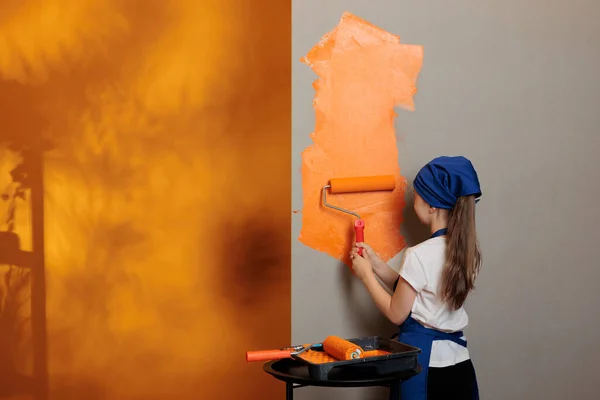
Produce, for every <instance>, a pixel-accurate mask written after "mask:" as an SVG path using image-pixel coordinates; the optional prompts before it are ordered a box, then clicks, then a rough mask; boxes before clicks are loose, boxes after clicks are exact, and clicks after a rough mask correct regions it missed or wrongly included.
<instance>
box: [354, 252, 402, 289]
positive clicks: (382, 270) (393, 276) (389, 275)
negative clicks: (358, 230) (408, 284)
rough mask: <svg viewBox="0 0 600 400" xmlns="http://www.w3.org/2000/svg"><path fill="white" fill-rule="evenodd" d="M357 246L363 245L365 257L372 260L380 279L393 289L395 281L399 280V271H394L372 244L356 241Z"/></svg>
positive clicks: (374, 269)
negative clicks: (374, 249)
mask: <svg viewBox="0 0 600 400" xmlns="http://www.w3.org/2000/svg"><path fill="white" fill-rule="evenodd" d="M356 247H362V248H363V252H364V255H365V256H366V257H365V258H366V259H367V260H368V261H370V262H371V265H372V266H373V272H375V275H377V277H378V278H379V280H380V281H381V282H382V283H383V284H384V285H385V286H387V287H388V288H389V289H390V290H391V291H393V290H394V283H395V282H396V280H398V276H399V275H398V273H397V272H396V271H394V270H393V269H392V268H391V267H390V266H389V265H388V264H387V263H386V262H385V261H383V260H382V259H381V258H379V256H378V255H377V254H376V253H375V252H374V251H373V249H372V248H371V246H369V245H368V244H366V243H356Z"/></svg>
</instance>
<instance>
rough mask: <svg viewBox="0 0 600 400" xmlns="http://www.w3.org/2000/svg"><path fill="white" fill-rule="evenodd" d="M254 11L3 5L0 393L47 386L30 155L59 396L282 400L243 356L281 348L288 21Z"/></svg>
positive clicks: (285, 302) (52, 377) (183, 5)
mask: <svg viewBox="0 0 600 400" xmlns="http://www.w3.org/2000/svg"><path fill="white" fill-rule="evenodd" d="M244 1H246V0H244ZM246 2H247V3H248V4H245V5H240V3H239V1H233V0H231V1H230V0H224V1H222V2H219V4H218V6H214V7H213V6H211V7H212V8H211V9H210V10H207V9H206V5H204V6H203V5H202V4H199V3H202V2H196V1H192V0H189V1H181V2H176V4H175V3H172V4H171V3H168V2H167V3H165V2H162V1H158V0H151V1H147V2H144V7H139V4H138V2H115V1H100V0H95V1H94V0H83V1H79V2H68V4H67V3H65V2H63V1H59V0H54V1H48V2H44V4H43V5H41V6H39V7H38V8H35V7H37V6H35V7H34V6H30V5H28V4H26V5H22V4H21V2H15V1H9V2H3V3H2V6H0V15H1V16H2V17H1V18H0V19H1V20H2V24H3V29H2V31H0V40H1V39H5V40H7V42H8V43H11V46H8V47H3V48H1V49H0V121H1V122H0V190H4V189H5V188H7V192H8V193H9V194H8V195H7V196H8V197H7V200H6V201H0V218H2V217H4V215H6V216H8V217H7V219H6V221H8V222H7V223H6V224H5V225H2V226H0V230H1V231H2V232H1V234H0V249H1V250H2V251H1V253H0V258H1V259H0V281H1V282H0V297H1V303H0V304H1V306H2V308H1V309H0V324H2V325H1V326H0V340H1V342H0V374H1V375H2V376H0V379H4V378H6V379H5V380H6V382H0V388H1V389H0V390H2V391H3V392H2V393H0V397H2V396H3V395H6V394H7V393H5V392H8V391H9V390H11V391H13V392H27V391H29V392H31V391H32V390H33V389H38V390H39V389H40V385H39V381H37V380H36V381H33V382H32V381H31V378H32V377H35V375H34V374H33V361H35V360H34V357H33V354H32V347H33V346H32V337H33V338H35V336H36V334H38V333H39V330H37V329H34V328H35V327H32V326H31V325H30V319H31V318H32V313H31V312H30V310H31V309H32V304H31V302H30V300H29V299H30V297H31V296H32V286H31V282H30V280H29V274H31V271H32V269H31V268H26V267H23V266H20V264H22V263H23V262H22V261H23V260H26V259H29V260H30V261H32V260H31V259H32V258H34V256H33V255H32V254H34V255H35V254H36V253H35V252H32V250H33V247H32V241H33V238H34V236H35V235H32V225H33V223H32V222H33V220H32V213H31V209H32V203H31V202H32V198H31V194H32V188H30V187H27V188H25V189H24V190H23V197H21V196H20V195H19V196H16V197H14V196H12V195H13V194H14V193H16V189H15V188H16V183H15V181H14V179H13V178H14V177H13V176H11V173H10V172H11V171H13V170H14V169H15V167H16V166H18V165H19V164H20V163H21V162H22V160H23V159H24V158H27V152H28V151H29V150H31V149H32V148H33V149H36V150H40V151H41V150H44V153H43V162H44V171H43V172H44V179H43V184H44V190H43V194H44V201H45V210H46V214H45V218H44V220H45V232H46V240H45V242H44V250H45V260H46V270H47V274H46V275H47V279H48V282H47V283H48V291H47V296H45V297H44V300H45V301H46V304H45V307H44V308H45V309H47V313H48V315H47V317H48V318H47V329H48V334H47V339H48V351H49V353H48V360H47V365H48V370H49V371H48V376H49V390H48V393H49V395H50V396H49V397H50V398H51V399H56V400H70V399H84V398H85V399H94V400H95V399H97V400H120V399H127V400H135V399H140V400H141V399H144V400H162V399H173V398H179V399H189V398H198V396H199V394H202V396H201V397H206V398H207V399H210V398H224V399H228V398H236V396H238V395H239V391H240V388H243V392H244V395H245V396H248V397H249V398H265V399H266V398H276V397H278V396H281V395H283V393H282V390H283V389H282V387H281V385H279V384H277V382H275V381H274V380H272V379H269V377H268V376H266V374H264V373H263V372H262V370H261V369H260V366H249V365H246V363H245V360H244V356H243V354H244V352H245V351H246V350H249V349H255V348H272V347H282V346H284V345H287V344H289V343H288V342H289V338H290V282H289V281H290V268H289V258H290V254H289V252H290V249H289V242H290V236H289V235H290V219H289V204H290V193H289V179H290V176H289V170H288V168H286V166H289V163H290V160H289V158H290V156H291V149H290V138H291V135H289V134H285V132H286V131H287V132H289V126H290V123H289V122H290V115H289V114H290V104H289V102H290V100H289V99H290V92H289V91H290V89H289V87H290V84H289V79H290V77H289V75H290V68H289V63H290V61H289V57H282V58H281V59H282V61H278V60H275V59H274V58H273V57H270V55H271V54H272V53H277V54H286V53H289V46H290V40H289V34H288V35H285V34H282V32H284V33H285V32H288V33H289V26H288V25H289V7H290V6H289V4H288V3H287V2H280V3H277V5H273V4H272V3H269V9H270V13H269V14H268V15H265V14H264V13H263V12H262V11H261V7H256V4H255V3H256V2H253V6H252V7H250V3H249V0H248V1H246ZM260 2H261V1H259V3H260ZM124 3H127V4H124ZM264 3H265V4H263V5H266V1H265V2H264ZM203 4H204V3H203ZM29 7H34V8H35V9H30V8H29ZM203 7H204V8H203ZM56 10H60V11H58V12H57V11H56ZM277 15H282V16H285V17H283V18H281V19H278V18H275V16H277ZM55 18H58V20H56V19H55ZM40 21H44V24H42V25H40V26H39V27H38V28H37V29H38V30H37V31H36V32H37V33H36V35H32V34H31V27H32V26H34V25H35V26H38V25H37V24H38V23H39V22H40ZM265 22H268V23H265ZM275 33H277V34H275ZM240 37H244V38H245V40H243V41H242V40H239V38H240ZM267 40H268V44H267V42H266V41H267ZM199 49H201V51H199ZM265 60H269V62H268V63H265ZM269 85H272V87H274V88H277V89H271V88H270V87H269ZM38 115H39V116H40V118H38V117H37V116H38ZM50 143H51V144H52V146H49V144H50ZM38 159H39V160H40V161H41V160H42V154H41V152H39V158H38ZM40 165H41V163H40ZM275 167H277V168H275ZM39 172H40V174H38V175H35V174H31V173H29V174H27V176H28V177H29V178H31V177H38V179H41V177H42V175H41V171H39ZM40 192H41V191H40ZM13 197H14V198H13ZM13 200H14V201H13ZM4 222H5V220H4V219H3V220H2V221H1V222H0V223H2V224H4ZM17 238H18V239H19V240H18V242H17V240H16V239H17ZM37 304H38V306H39V304H40V303H37ZM33 308H34V309H35V307H33ZM34 314H35V313H34ZM5 327H12V328H10V329H9V328H7V329H4V328H5ZM44 336H45V335H44ZM15 343H19V345H18V346H16V345H14V344H15ZM33 344H34V345H35V340H33ZM11 371H12V372H11ZM10 374H12V375H10ZM15 374H18V375H15ZM17 376H18V377H19V379H16V378H15V379H12V377H17ZM232 376H235V379H236V385H231V384H229V383H230V381H231V377H232ZM4 383H6V384H4ZM48 393H41V394H40V393H37V395H36V397H35V399H36V400H38V399H42V398H45V395H47V394H48Z"/></svg>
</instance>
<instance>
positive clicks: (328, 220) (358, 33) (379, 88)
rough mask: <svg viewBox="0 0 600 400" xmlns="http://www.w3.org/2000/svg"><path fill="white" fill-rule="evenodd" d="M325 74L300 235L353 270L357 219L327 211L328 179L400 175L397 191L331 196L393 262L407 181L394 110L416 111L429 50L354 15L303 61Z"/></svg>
mask: <svg viewBox="0 0 600 400" xmlns="http://www.w3.org/2000/svg"><path fill="white" fill-rule="evenodd" d="M301 61H302V62H303V63H305V64H306V65H308V66H310V67H311V68H312V69H313V71H315V73H316V74H317V75H318V76H319V79H318V80H317V81H316V82H315V83H314V84H313V87H314V88H315V91H316V96H315V99H314V102H313V105H314V108H315V114H316V118H315V120H316V122H315V131H314V132H313V133H312V134H311V135H310V136H311V138H312V140H313V144H312V145H311V146H309V147H308V148H307V149H306V150H305V151H304V152H303V153H302V190H303V204H304V207H303V209H302V230H301V232H300V237H299V240H300V241H301V242H302V243H304V244H305V245H307V246H309V247H311V248H313V249H315V250H317V251H322V252H325V253H327V254H329V255H330V256H332V257H334V258H336V259H339V260H343V261H344V262H345V263H346V264H349V258H348V253H349V251H350V248H351V245H352V243H353V241H354V230H353V224H354V218H353V217H352V216H351V215H347V214H343V213H338V212H336V211H334V210H330V209H327V208H325V207H323V206H322V200H321V189H322V188H323V186H325V185H327V183H328V181H329V179H331V178H339V177H358V176H370V175H394V176H395V178H396V189H395V190H394V191H393V192H373V193H353V194H343V195H332V196H328V201H330V202H331V203H332V204H335V205H337V206H339V207H342V208H345V209H349V210H352V211H355V212H357V213H358V214H360V215H361V217H362V218H363V219H364V220H365V222H366V228H365V241H366V242H368V243H370V244H371V245H372V246H373V248H374V250H375V251H376V252H377V253H378V254H379V255H380V256H381V257H382V258H383V259H384V260H388V259H390V258H392V257H393V256H395V255H396V254H398V252H399V251H400V250H401V249H402V248H403V247H404V246H405V242H404V238H403V237H402V236H401V235H400V233H399V232H400V224H401V222H402V210H403V208H404V205H405V201H404V194H405V191H406V180H405V178H404V177H403V176H402V175H401V174H400V168H399V167H398V149H397V147H396V136H395V131H394V119H395V117H396V114H395V112H394V107H395V106H399V107H402V108H404V109H407V110H409V111H413V110H414V101H413V96H414V95H415V93H416V92H417V88H416V81H417V77H418V74H419V72H420V70H421V66H422V62H423V47H422V46H417V45H405V44H401V43H400V38H399V37H398V36H396V35H393V34H391V33H389V32H386V31H384V30H382V29H380V28H378V27H376V26H374V25H372V24H370V23H369V22H366V21H364V20H362V19H361V18H358V17H356V16H354V15H352V14H350V13H348V12H346V13H344V15H343V16H342V19H341V21H340V23H339V24H338V25H337V27H336V28H335V29H333V30H332V31H331V32H329V33H327V34H325V35H324V36H323V37H322V38H321V40H320V41H319V43H318V44H317V45H316V46H315V47H313V48H312V49H311V50H310V51H309V52H308V54H307V55H306V56H305V57H303V58H302V59H301Z"/></svg>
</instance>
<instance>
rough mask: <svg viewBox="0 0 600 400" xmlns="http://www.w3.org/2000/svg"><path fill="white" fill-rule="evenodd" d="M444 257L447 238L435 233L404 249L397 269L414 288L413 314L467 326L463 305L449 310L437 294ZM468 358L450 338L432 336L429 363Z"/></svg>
mask: <svg viewBox="0 0 600 400" xmlns="http://www.w3.org/2000/svg"><path fill="white" fill-rule="evenodd" d="M445 260H446V238H445V237H444V236H438V237H435V238H432V239H429V240H426V241H424V242H423V243H420V244H418V245H416V246H413V247H409V248H408V249H406V252H405V254H404V262H403V264H402V267H401V268H400V272H399V273H400V276H401V277H402V278H404V280H406V281H407V282H408V284H409V285H411V286H412V287H413V288H414V289H415V290H416V291H417V298H416V299H415V303H414V304H413V307H412V317H413V318H414V319H416V320H417V321H419V322H420V323H422V324H423V325H425V326H426V327H429V328H434V329H437V330H440V331H445V332H456V331H460V330H462V329H464V328H465V327H466V326H467V324H468V323H469V317H468V316H467V312H466V311H465V310H464V308H462V307H461V308H459V309H458V310H456V311H452V310H451V309H449V308H448V306H447V303H445V302H443V301H442V300H441V299H440V297H439V296H438V293H439V291H440V288H441V283H442V270H443V268H444V264H445ZM463 340H466V338H465V337H464V336H463ZM468 359H469V350H467V348H466V347H463V346H461V345H459V344H457V343H454V342H452V341H449V340H435V341H434V342H433V345H432V347H431V358H430V361H429V366H430V367H438V368H440V367H448V366H452V365H455V364H458V363H460V362H463V361H466V360H468Z"/></svg>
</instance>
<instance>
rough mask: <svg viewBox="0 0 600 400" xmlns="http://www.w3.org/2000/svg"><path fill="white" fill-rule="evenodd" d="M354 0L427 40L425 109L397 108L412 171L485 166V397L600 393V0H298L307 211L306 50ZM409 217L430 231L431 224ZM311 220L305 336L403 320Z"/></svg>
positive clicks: (297, 249)
mask: <svg viewBox="0 0 600 400" xmlns="http://www.w3.org/2000/svg"><path fill="white" fill-rule="evenodd" d="M346 10H347V11H350V12H352V13H354V14H357V15H358V16H360V17H362V18H365V19H367V20H368V21H370V22H372V23H374V24H376V25H378V26H380V27H382V28H384V29H386V30H388V31H390V32H392V33H396V34H399V35H400V36H401V39H402V42H403V43H409V44H421V45H423V46H424V48H425V58H424V66H423V70H422V73H421V75H420V78H419V84H418V87H419V93H418V94H417V96H416V111H415V112H414V113H407V112H402V111H401V112H400V116H399V118H398V120H397V122H396V130H397V135H398V146H399V149H400V157H399V158H400V159H399V163H400V166H401V168H402V171H403V173H404V175H405V176H406V177H408V178H409V179H410V180H412V178H413V177H414V175H415V173H416V171H417V170H418V168H420V167H421V166H422V165H423V164H424V163H426V162H427V161H429V160H430V159H431V158H433V157H435V156H437V155H442V154H444V155H456V154H462V155H465V156H467V157H469V158H471V159H472V161H473V162H474V164H475V166H476V168H477V169H478V172H479V174H480V178H481V180H482V184H483V191H484V197H483V199H482V201H481V203H479V205H478V209H477V212H478V217H477V218H478V220H477V223H478V230H479V237H480V240H481V244H482V249H483V255H484V265H483V269H482V273H481V275H480V278H479V280H478V285H477V291H476V292H475V293H474V294H473V295H472V296H471V298H470V300H469V302H468V304H467V310H468V312H469V314H470V317H471V323H470V326H469V328H468V330H467V335H468V336H469V345H470V349H471V352H472V357H473V360H474V362H475V366H476V368H477V373H478V376H479V380H480V387H481V392H482V398H483V399H486V400H493V399H532V398H538V399H546V400H550V399H567V398H572V399H598V398H600V394H598V389H597V388H596V389H595V390H594V392H592V389H593V388H594V387H595V386H596V385H595V380H597V377H596V375H597V373H596V370H597V368H595V365H597V363H598V360H600V346H599V345H598V342H597V340H598V338H599V337H600V310H598V306H600V243H598V242H599V239H600V233H599V232H600V205H599V204H598V199H600V190H599V189H600V183H599V181H600V174H599V172H600V156H599V152H600V23H599V22H598V21H600V2H598V1H597V0H587V1H586V0H571V1H568V2H567V1H558V0H549V1H533V0H526V1H524V0H493V1H492V0H478V1H465V0H454V1H424V0H421V1H400V0H361V1H358V0H354V1H351V0H326V1H324V0H294V1H293V51H292V53H293V54H292V57H293V70H292V73H293V172H292V176H293V208H294V209H300V208H301V207H302V187H301V176H300V173H299V169H300V166H301V158H300V153H301V151H302V150H303V149H304V148H305V147H306V146H308V145H309V144H310V139H309V136H308V135H309V133H310V132H312V130H313V128H314V112H313V109H312V105H311V101H312V98H313V96H314V91H313V88H312V86H311V84H312V82H313V81H314V80H315V79H316V75H315V74H314V73H313V72H312V71H311V70H310V68H308V67H307V66H305V65H303V64H301V63H300V62H299V61H298V60H299V58H300V57H301V56H302V55H304V54H305V53H306V52H307V51H308V50H309V49H310V48H311V47H312V46H313V45H314V44H315V43H316V42H317V41H318V39H319V38H320V37H321V35H322V34H324V33H325V32H327V31H329V30H331V29H332V28H333V27H334V26H335V25H336V24H337V23H338V21H339V18H340V17H341V15H342V12H343V11H346ZM407 218H408V222H407V224H406V225H405V231H406V232H404V233H405V234H406V235H407V238H408V240H409V242H410V244H414V243H415V241H418V240H419V239H421V238H422V231H419V230H418V229H416V228H415V227H416V225H415V224H414V223H413V221H414V216H411V215H410V212H409V211H407ZM300 226H301V215H300V214H297V215H294V217H293V232H292V234H293V237H292V255H293V256H292V257H293V259H292V336H293V337H292V342H293V343H305V342H309V341H313V340H319V339H322V338H323V337H324V336H326V335H329V334H337V335H342V336H346V337H349V336H356V335H363V334H389V333H390V332H391V331H393V328H391V327H390V326H389V325H388V324H386V323H385V322H383V321H382V320H381V317H380V316H379V314H378V312H377V311H376V309H375V307H374V306H373V305H372V302H371V301H370V299H369V297H368V296H367V294H366V292H365V290H364V289H363V288H362V287H361V285H359V284H358V282H355V281H354V280H353V279H352V278H351V277H349V276H348V275H347V274H346V273H345V272H346V269H345V268H344V267H341V266H340V265H339V264H338V263H336V262H335V261H334V260H333V259H331V258H330V257H328V256H326V255H325V254H322V253H318V252H316V251H314V250H312V249H310V248H308V247H306V246H304V245H302V244H301V243H300V242H298V241H297V237H298V234H299V232H300ZM384 393H385V392H382V391H381V390H379V391H377V390H375V391H374V390H339V389H311V388H303V389H298V390H297V393H296V396H297V397H296V398H298V399H313V400H318V399H328V400H334V399H376V398H384V397H382V396H384Z"/></svg>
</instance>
